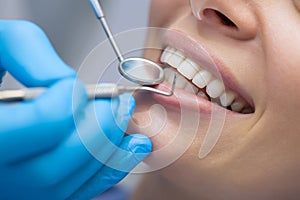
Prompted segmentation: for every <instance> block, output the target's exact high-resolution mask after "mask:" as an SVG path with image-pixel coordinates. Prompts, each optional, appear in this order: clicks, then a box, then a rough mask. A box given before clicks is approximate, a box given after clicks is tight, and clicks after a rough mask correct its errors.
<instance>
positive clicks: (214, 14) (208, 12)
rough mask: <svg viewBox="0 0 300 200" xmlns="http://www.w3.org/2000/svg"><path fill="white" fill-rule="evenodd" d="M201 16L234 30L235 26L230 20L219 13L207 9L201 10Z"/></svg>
mask: <svg viewBox="0 0 300 200" xmlns="http://www.w3.org/2000/svg"><path fill="white" fill-rule="evenodd" d="M203 15H204V16H205V17H207V18H210V19H214V20H217V21H218V22H221V23H222V24H223V25H225V26H228V27H230V28H236V29H237V26H236V24H235V23H234V22H233V21H232V20H230V19H229V18H228V17H226V16H225V15H224V14H222V13H221V12H219V11H217V10H214V9H211V8H208V9H205V10H203Z"/></svg>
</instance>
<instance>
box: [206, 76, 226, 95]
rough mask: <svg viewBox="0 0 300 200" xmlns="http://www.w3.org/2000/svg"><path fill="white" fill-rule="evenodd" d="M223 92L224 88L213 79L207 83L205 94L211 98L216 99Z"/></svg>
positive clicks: (219, 82)
mask: <svg viewBox="0 0 300 200" xmlns="http://www.w3.org/2000/svg"><path fill="white" fill-rule="evenodd" d="M224 91H225V86H224V84H223V83H222V81H220V80H218V79H215V80H213V81H211V82H209V83H208V85H207V88H206V92H207V94H208V95H209V96H210V97H211V98H217V97H219V96H221V95H222V93H223V92H224Z"/></svg>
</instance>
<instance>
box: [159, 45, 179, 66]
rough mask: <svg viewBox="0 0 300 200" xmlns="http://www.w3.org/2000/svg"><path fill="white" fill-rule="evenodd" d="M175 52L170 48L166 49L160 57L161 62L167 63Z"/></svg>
mask: <svg viewBox="0 0 300 200" xmlns="http://www.w3.org/2000/svg"><path fill="white" fill-rule="evenodd" d="M175 51H176V49H174V48H172V47H167V48H166V49H165V50H164V52H163V54H162V55H161V57H160V60H161V62H163V63H167V61H168V60H169V58H170V57H171V56H172V55H173V54H174V53H175Z"/></svg>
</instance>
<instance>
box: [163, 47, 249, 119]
mask: <svg viewBox="0 0 300 200" xmlns="http://www.w3.org/2000/svg"><path fill="white" fill-rule="evenodd" d="M160 60H161V62H162V63H166V64H168V65H170V66H171V67H172V68H175V69H176V70H177V71H178V72H179V76H178V77H177V79H176V85H175V87H176V88H180V89H184V90H185V91H187V92H189V93H192V94H197V96H200V97H202V98H204V99H206V100H208V101H212V102H215V103H217V104H219V105H220V106H223V107H225V108H226V107H228V106H230V107H231V109H232V111H234V112H241V113H245V114H248V113H253V112H254V110H253V109H252V108H251V107H250V106H249V104H248V103H246V102H245V101H244V100H243V99H240V98H239V97H238V95H237V94H236V93H235V92H233V91H231V90H229V89H228V88H225V86H224V84H223V82H222V81H221V80H219V79H217V78H215V77H214V76H213V75H212V74H211V73H210V72H209V71H207V70H203V69H201V67H200V65H198V64H197V63H195V62H194V61H192V60H191V59H189V58H186V57H185V56H184V54H183V52H181V51H180V50H177V49H175V48H172V47H167V48H166V49H165V50H164V52H163V54H162V55H161V58H160ZM172 68H165V69H164V72H165V80H166V81H167V82H169V83H170V84H172V82H173V76H172V74H174V71H176V70H175V69H172ZM181 75H182V76H181ZM190 81H192V83H191V82H190ZM205 87H206V93H205V91H204V90H200V89H203V88H205Z"/></svg>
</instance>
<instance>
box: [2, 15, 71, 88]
mask: <svg viewBox="0 0 300 200" xmlns="http://www.w3.org/2000/svg"><path fill="white" fill-rule="evenodd" d="M0 68H2V69H4V70H7V71H9V73H11V74H12V75H13V76H14V77H15V78H16V79H18V80H19V81H20V82H22V83H23V84H24V85H25V86H49V85H50V84H53V83H54V82H55V81H57V80H58V79H61V78H65V77H70V76H72V77H74V76H75V75H76V73H75V71H74V70H72V69H71V68H70V67H68V66H67V65H66V64H65V63H64V62H63V61H62V60H61V58H60V57H59V56H58V55H57V53H56V52H55V50H54V48H53V47H52V45H51V43H50V41H49V39H48V38H47V36H46V35H45V33H44V32H43V31H42V30H41V29H40V28H39V27H38V26H37V25H35V24H33V23H31V22H27V21H18V20H0Z"/></svg>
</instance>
